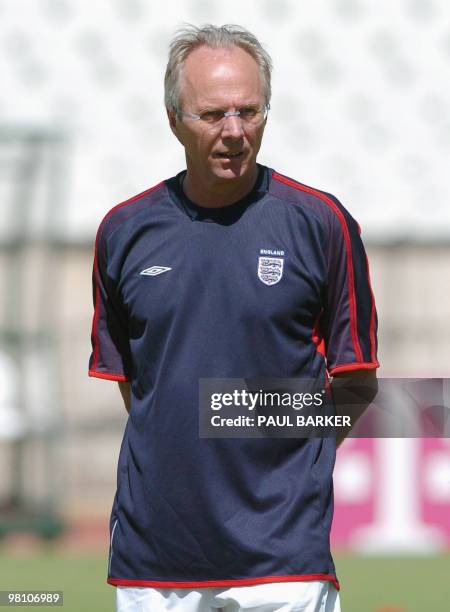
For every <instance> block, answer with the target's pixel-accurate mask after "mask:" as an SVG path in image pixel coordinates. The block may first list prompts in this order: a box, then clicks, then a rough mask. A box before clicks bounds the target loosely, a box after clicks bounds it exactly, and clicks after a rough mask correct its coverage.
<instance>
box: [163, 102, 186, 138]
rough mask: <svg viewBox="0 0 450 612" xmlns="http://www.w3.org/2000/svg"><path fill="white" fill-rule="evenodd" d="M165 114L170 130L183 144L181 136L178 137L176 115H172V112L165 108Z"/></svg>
mask: <svg viewBox="0 0 450 612" xmlns="http://www.w3.org/2000/svg"><path fill="white" fill-rule="evenodd" d="M166 112H167V117H168V119H169V125H170V129H171V130H172V132H173V133H174V134H175V136H176V138H177V140H178V141H179V142H180V143H181V144H183V141H182V139H181V136H180V132H179V130H178V118H177V114H176V113H174V112H173V111H171V110H169V109H168V108H166Z"/></svg>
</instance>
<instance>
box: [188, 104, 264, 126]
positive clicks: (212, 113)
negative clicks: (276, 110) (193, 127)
mask: <svg viewBox="0 0 450 612" xmlns="http://www.w3.org/2000/svg"><path fill="white" fill-rule="evenodd" d="M269 108H270V105H269V104H267V105H265V106H243V107H242V108H239V109H238V110H235V111H223V110H215V109H214V110H206V111H203V112H202V113H200V114H199V115H196V114H195V113H188V112H187V111H182V110H179V111H178V112H179V114H180V115H184V116H185V117H189V118H190V119H192V121H201V123H202V124H205V125H208V126H210V127H220V126H222V125H223V123H224V121H225V119H226V118H227V117H240V118H241V121H242V122H243V123H245V124H246V125H259V124H260V123H263V122H264V121H265V120H266V119H267V115H268V113H269Z"/></svg>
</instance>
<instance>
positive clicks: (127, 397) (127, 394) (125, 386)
mask: <svg viewBox="0 0 450 612" xmlns="http://www.w3.org/2000/svg"><path fill="white" fill-rule="evenodd" d="M119 389H120V393H121V394H122V398H123V403H124V404H125V408H126V411H127V412H128V414H130V408H131V385H130V383H129V382H120V383H119Z"/></svg>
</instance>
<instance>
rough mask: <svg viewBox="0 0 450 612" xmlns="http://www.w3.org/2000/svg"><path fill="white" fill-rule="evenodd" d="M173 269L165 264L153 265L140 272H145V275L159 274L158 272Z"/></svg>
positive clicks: (161, 272)
mask: <svg viewBox="0 0 450 612" xmlns="http://www.w3.org/2000/svg"><path fill="white" fill-rule="evenodd" d="M169 270H172V268H166V267H164V266H152V267H151V268H146V269H145V270H142V272H139V274H143V275H144V276H158V274H163V273H164V272H168V271H169Z"/></svg>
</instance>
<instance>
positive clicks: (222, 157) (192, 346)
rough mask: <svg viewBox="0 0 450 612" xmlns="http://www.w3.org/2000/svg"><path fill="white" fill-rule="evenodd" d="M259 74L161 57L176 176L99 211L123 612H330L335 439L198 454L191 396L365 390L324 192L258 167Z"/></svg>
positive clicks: (101, 346)
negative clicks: (232, 384) (122, 425)
mask: <svg viewBox="0 0 450 612" xmlns="http://www.w3.org/2000/svg"><path fill="white" fill-rule="evenodd" d="M270 74H271V61H270V58H269V56H268V55H267V53H266V51H265V50H264V49H263V48H262V46H261V45H260V43H259V42H258V40H257V39H256V38H255V37H254V36H253V35H252V34H250V33H249V32H248V31H246V30H244V29H242V28H240V27H237V26H223V27H214V26H205V27H203V28H195V27H189V28H187V29H185V30H183V31H181V32H180V33H179V34H178V35H177V36H176V38H175V39H174V40H173V41H172V44H171V47H170V56H169V62H168V66H167V71H166V78H165V102H166V108H167V114H168V118H169V123H170V127H171V129H172V132H173V133H174V134H175V136H176V137H177V139H178V140H179V142H180V143H181V144H182V145H183V147H184V149H185V153H186V166H187V170H185V171H183V172H180V173H179V174H178V175H177V176H175V177H173V178H171V179H168V180H166V181H164V182H162V183H160V184H159V185H156V186H155V187H152V188H150V189H148V190H147V191H145V192H143V193H141V194H139V195H137V196H135V197H133V198H131V199H129V200H127V201H126V202H123V203H122V204H119V205H118V206H116V207H115V208H113V209H112V210H111V211H110V212H109V213H108V214H107V215H106V217H105V219H104V220H103V222H102V223H101V225H100V228H99V231H98V235H97V241H96V256H95V262H94V302H95V314H94V321H93V329H92V342H93V352H92V356H91V361H90V375H91V376H97V377H99V378H104V379H109V380H116V381H119V385H120V389H121V392H122V395H123V398H124V401H125V405H126V408H127V410H128V412H129V418H128V422H127V426H126V429H125V433H124V439H123V443H122V447H121V452H120V457H119V466H118V486H117V493H116V497H115V500H114V505H113V509H112V515H111V547H110V556H109V568H108V582H109V583H110V584H113V585H116V586H117V587H118V589H117V602H118V610H152V611H153V610H165V609H171V610H189V611H190V610H217V609H223V610H227V611H230V612H231V611H232V610H233V611H234V610H255V611H256V610H261V611H262V610H264V611H266V610H285V611H286V610H300V609H301V610H304V611H308V612H313V611H317V612H318V611H319V610H320V611H322V612H323V611H326V612H331V611H335V612H336V611H337V610H339V609H340V608H339V597H338V588H339V584H338V580H337V577H336V573H335V569H334V565H333V561H332V558H331V554H330V550H329V534H330V526H331V519H332V513H333V507H332V471H333V465H334V459H335V450H336V440H335V439H334V438H333V437H325V438H319V437H310V438H303V439H277V438H274V437H270V438H263V439H242V438H241V439H203V438H199V434H198V418H199V415H198V405H199V396H198V385H199V379H200V378H241V377H248V378H252V377H272V378H273V377H279V378H281V377H286V378H297V377H300V378H305V377H306V378H310V379H316V380H322V381H324V380H325V379H326V378H328V377H329V378H330V379H331V377H332V376H333V375H335V374H336V375H338V374H341V373H352V374H353V375H358V374H361V373H364V372H366V373H368V372H373V371H374V370H375V368H376V367H377V366H378V362H377V358H376V313H375V306H374V302H373V297H372V293H371V289H370V283H369V277H368V269H367V261H366V257H365V253H364V249H363V246H362V243H361V240H360V237H359V228H358V226H357V224H356V222H355V221H354V220H353V219H352V217H351V216H350V215H349V213H348V212H347V211H346V210H345V209H344V208H343V206H342V205H341V204H340V203H339V202H338V201H337V200H336V198H334V197H333V196H332V195H330V194H326V193H324V192H322V191H319V190H317V189H313V188H311V187H307V186H306V185H303V184H301V183H299V182H297V181H294V180H292V179H290V178H287V177H285V176H283V175H281V174H278V173H277V172H275V171H273V170H271V169H269V168H267V167H265V166H262V165H259V164H257V162H256V158H257V155H258V151H259V149H260V146H261V141H262V137H263V133H264V128H265V125H266V121H267V114H268V110H269V102H270V94H271V90H270Z"/></svg>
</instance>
